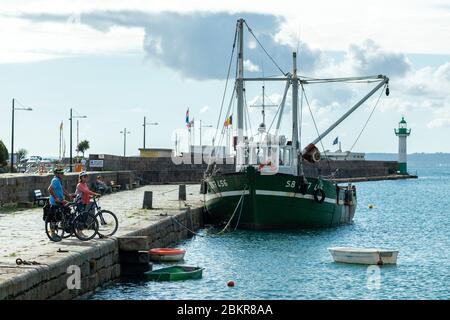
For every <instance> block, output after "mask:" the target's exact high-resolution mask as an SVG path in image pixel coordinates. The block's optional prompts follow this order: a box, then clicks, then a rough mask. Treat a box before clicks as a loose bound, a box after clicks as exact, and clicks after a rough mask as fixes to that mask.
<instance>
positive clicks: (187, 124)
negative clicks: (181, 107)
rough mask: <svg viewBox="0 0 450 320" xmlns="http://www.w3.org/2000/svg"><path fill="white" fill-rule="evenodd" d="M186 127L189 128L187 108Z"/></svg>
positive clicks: (187, 111)
mask: <svg viewBox="0 0 450 320" xmlns="http://www.w3.org/2000/svg"><path fill="white" fill-rule="evenodd" d="M186 126H187V127H188V128H189V108H188V109H187V110H186Z"/></svg>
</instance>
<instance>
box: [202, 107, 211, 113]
mask: <svg viewBox="0 0 450 320" xmlns="http://www.w3.org/2000/svg"><path fill="white" fill-rule="evenodd" d="M208 109H209V106H204V107H203V108H201V109H200V114H202V113H205V112H206V111H208Z"/></svg>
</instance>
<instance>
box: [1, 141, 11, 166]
mask: <svg viewBox="0 0 450 320" xmlns="http://www.w3.org/2000/svg"><path fill="white" fill-rule="evenodd" d="M8 156H9V154H8V149H6V146H5V144H4V143H3V141H2V140H0V167H4V166H6V160H8Z"/></svg>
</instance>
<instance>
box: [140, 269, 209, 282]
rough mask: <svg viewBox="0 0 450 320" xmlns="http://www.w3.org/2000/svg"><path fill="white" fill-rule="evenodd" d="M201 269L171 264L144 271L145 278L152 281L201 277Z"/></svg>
mask: <svg viewBox="0 0 450 320" xmlns="http://www.w3.org/2000/svg"><path fill="white" fill-rule="evenodd" d="M203 269H204V268H200V267H188V266H173V267H168V268H162V269H158V270H153V271H148V272H146V273H144V276H145V277H146V278H147V280H153V281H179V280H190V279H201V278H202V274H203Z"/></svg>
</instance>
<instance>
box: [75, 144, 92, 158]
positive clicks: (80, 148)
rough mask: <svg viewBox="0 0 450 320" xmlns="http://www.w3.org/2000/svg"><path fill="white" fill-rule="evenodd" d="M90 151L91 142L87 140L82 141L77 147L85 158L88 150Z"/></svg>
mask: <svg viewBox="0 0 450 320" xmlns="http://www.w3.org/2000/svg"><path fill="white" fill-rule="evenodd" d="M87 149H89V141H87V140H82V141H80V143H79V144H78V146H77V150H76V151H77V152H81V153H82V154H83V158H84V153H85V152H86V150H87Z"/></svg>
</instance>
